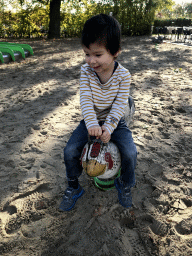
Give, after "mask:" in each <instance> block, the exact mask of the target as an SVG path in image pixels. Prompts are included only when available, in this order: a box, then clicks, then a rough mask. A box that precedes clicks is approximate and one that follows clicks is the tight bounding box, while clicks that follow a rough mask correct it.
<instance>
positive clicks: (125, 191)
mask: <svg viewBox="0 0 192 256" xmlns="http://www.w3.org/2000/svg"><path fill="white" fill-rule="evenodd" d="M114 185H115V187H116V189H117V191H118V198H119V203H120V204H121V205H122V206H123V207H125V208H128V207H131V206H132V196H131V189H130V187H129V186H127V185H126V184H124V183H123V182H122V181H121V179H120V177H119V178H116V179H115V181H114Z"/></svg>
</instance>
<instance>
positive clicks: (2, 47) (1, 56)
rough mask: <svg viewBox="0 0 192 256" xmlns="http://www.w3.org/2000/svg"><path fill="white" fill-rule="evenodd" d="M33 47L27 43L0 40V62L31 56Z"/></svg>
mask: <svg viewBox="0 0 192 256" xmlns="http://www.w3.org/2000/svg"><path fill="white" fill-rule="evenodd" d="M32 55H34V54H33V49H32V48H31V46H30V45H28V44H18V43H7V42H0V63H9V62H10V61H11V60H12V61H17V60H19V59H21V58H23V59H25V58H26V57H28V56H32Z"/></svg>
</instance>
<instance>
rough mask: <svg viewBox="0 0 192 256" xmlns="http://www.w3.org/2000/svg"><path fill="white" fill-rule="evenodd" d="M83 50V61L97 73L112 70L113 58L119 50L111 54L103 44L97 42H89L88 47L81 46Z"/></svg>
mask: <svg viewBox="0 0 192 256" xmlns="http://www.w3.org/2000/svg"><path fill="white" fill-rule="evenodd" d="M83 50H84V52H85V61H86V62H87V64H88V65H89V66H90V67H91V68H93V69H94V70H95V72H96V73H97V74H98V75H99V74H106V73H110V72H113V69H114V59H115V58H116V57H117V56H118V54H119V52H118V53H116V54H115V55H112V54H111V53H110V52H109V51H108V50H107V49H106V48H105V46H104V45H101V44H98V43H93V44H90V46H89V48H87V47H86V46H83Z"/></svg>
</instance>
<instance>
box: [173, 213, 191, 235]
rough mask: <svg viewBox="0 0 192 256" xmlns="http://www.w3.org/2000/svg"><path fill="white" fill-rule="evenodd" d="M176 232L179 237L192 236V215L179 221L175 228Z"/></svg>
mask: <svg viewBox="0 0 192 256" xmlns="http://www.w3.org/2000/svg"><path fill="white" fill-rule="evenodd" d="M175 229H176V231H177V232H178V233H179V234H180V235H187V236H188V235H192V215H191V216H190V217H189V218H187V219H184V220H182V221H180V222H179V223H178V224H177V225H176V226H175Z"/></svg>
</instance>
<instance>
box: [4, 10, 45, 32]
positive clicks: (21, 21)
mask: <svg viewBox="0 0 192 256" xmlns="http://www.w3.org/2000/svg"><path fill="white" fill-rule="evenodd" d="M48 17H49V16H48V7H46V8H40V7H39V6H36V7H34V8H33V9H31V8H28V9H26V10H24V9H20V11H18V12H17V13H11V12H10V11H9V12H3V14H2V16H1V19H0V37H41V36H42V35H43V33H42V28H44V29H45V30H48Z"/></svg>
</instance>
